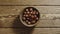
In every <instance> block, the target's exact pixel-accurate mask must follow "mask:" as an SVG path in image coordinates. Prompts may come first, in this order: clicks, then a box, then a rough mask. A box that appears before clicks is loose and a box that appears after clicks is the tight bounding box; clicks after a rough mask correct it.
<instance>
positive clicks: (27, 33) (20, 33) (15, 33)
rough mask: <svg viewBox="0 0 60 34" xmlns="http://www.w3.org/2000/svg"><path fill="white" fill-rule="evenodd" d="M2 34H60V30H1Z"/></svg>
mask: <svg viewBox="0 0 60 34" xmlns="http://www.w3.org/2000/svg"><path fill="white" fill-rule="evenodd" d="M0 34H60V28H34V29H33V28H0Z"/></svg>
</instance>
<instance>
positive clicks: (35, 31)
mask: <svg viewBox="0 0 60 34" xmlns="http://www.w3.org/2000/svg"><path fill="white" fill-rule="evenodd" d="M26 7H35V8H36V9H38V10H39V12H40V14H43V15H44V14H59V15H60V0H0V34H60V19H55V20H54V19H52V20H50V19H40V20H39V22H38V24H37V25H36V26H35V27H31V28H28V27H26V26H24V25H23V24H22V23H21V21H20V20H19V15H20V13H21V12H22V11H23V9H24V8H26Z"/></svg>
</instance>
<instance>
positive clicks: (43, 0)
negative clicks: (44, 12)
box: [0, 0, 60, 5]
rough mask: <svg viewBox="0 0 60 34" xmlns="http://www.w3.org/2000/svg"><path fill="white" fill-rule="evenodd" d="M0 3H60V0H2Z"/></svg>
mask: <svg viewBox="0 0 60 34" xmlns="http://www.w3.org/2000/svg"><path fill="white" fill-rule="evenodd" d="M0 5H60V0H18V1H17V0H0Z"/></svg>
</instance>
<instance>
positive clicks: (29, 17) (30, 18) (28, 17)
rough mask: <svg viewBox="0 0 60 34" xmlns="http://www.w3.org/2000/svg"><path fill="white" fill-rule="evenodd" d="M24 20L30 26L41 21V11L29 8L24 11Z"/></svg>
mask: <svg viewBox="0 0 60 34" xmlns="http://www.w3.org/2000/svg"><path fill="white" fill-rule="evenodd" d="M22 20H23V21H24V22H25V23H26V24H28V25H31V24H35V23H36V22H37V21H38V20H39V11H38V10H37V9H36V8H33V7H27V8H25V9H24V10H23V14H22Z"/></svg>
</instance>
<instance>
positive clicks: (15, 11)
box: [0, 6, 60, 16]
mask: <svg viewBox="0 0 60 34" xmlns="http://www.w3.org/2000/svg"><path fill="white" fill-rule="evenodd" d="M26 7H35V8H36V9H38V10H39V12H40V13H41V14H60V6H0V16H8V15H19V14H20V12H22V11H23V9H24V8H26Z"/></svg>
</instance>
